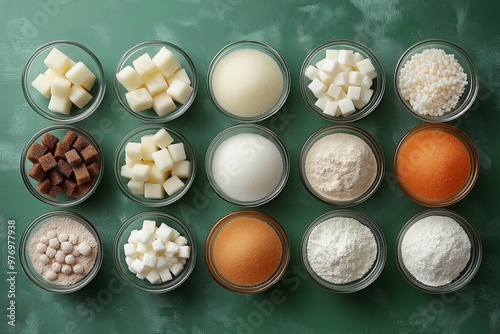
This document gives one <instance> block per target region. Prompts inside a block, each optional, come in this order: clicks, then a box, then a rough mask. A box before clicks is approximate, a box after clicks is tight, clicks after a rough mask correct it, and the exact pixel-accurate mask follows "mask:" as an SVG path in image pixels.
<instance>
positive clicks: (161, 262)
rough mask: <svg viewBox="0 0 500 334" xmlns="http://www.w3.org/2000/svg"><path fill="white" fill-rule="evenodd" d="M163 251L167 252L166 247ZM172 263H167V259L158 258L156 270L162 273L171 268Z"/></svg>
mask: <svg viewBox="0 0 500 334" xmlns="http://www.w3.org/2000/svg"><path fill="white" fill-rule="evenodd" d="M163 250H165V247H163ZM169 264H170V262H169V261H167V259H166V258H165V257H164V256H158V257H157V259H156V266H155V269H156V270H158V271H161V270H163V269H165V268H167V267H169Z"/></svg>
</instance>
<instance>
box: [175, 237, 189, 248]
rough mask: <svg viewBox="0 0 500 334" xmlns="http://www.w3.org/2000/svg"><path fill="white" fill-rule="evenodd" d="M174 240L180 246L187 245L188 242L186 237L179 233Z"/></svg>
mask: <svg viewBox="0 0 500 334" xmlns="http://www.w3.org/2000/svg"><path fill="white" fill-rule="evenodd" d="M174 242H175V243H176V244H177V245H179V246H186V245H187V243H188V241H187V239H186V237H183V236H182V235H179V236H178V237H177V238H175V240H174Z"/></svg>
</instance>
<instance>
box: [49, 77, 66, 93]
mask: <svg viewBox="0 0 500 334" xmlns="http://www.w3.org/2000/svg"><path fill="white" fill-rule="evenodd" d="M70 88H71V82H70V81H69V80H66V79H64V78H61V77H56V78H54V80H52V83H51V85H50V94H52V95H55V96H59V97H67V96H68V94H69V90H70Z"/></svg>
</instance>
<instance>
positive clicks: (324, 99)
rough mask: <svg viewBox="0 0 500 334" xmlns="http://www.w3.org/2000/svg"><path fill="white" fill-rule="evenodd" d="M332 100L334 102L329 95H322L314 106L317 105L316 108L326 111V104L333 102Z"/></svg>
mask: <svg viewBox="0 0 500 334" xmlns="http://www.w3.org/2000/svg"><path fill="white" fill-rule="evenodd" d="M331 100H332V97H330V96H329V95H327V94H323V95H321V96H320V97H319V98H318V99H317V100H316V102H315V103H314V105H315V106H316V107H318V108H319V109H321V110H324V109H325V107H326V103H327V102H328V101H331Z"/></svg>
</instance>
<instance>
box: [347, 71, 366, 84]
mask: <svg viewBox="0 0 500 334" xmlns="http://www.w3.org/2000/svg"><path fill="white" fill-rule="evenodd" d="M362 79H363V74H361V72H359V71H351V72H349V74H348V75H347V81H348V82H349V85H350V86H359V85H361V80H362Z"/></svg>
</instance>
